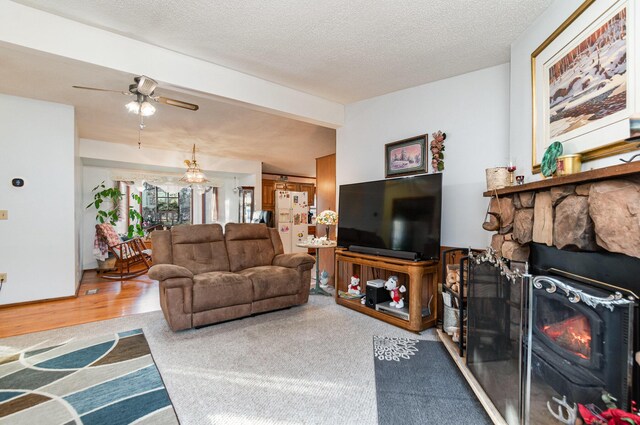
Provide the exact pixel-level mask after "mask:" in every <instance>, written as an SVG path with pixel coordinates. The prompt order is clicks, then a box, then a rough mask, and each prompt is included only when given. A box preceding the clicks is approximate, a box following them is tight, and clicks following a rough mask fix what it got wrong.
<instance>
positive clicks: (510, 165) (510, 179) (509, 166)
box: [507, 159, 517, 186]
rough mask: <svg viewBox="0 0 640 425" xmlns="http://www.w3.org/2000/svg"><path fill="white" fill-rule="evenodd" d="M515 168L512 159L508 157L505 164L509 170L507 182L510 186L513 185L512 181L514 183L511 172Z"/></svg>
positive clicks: (514, 170)
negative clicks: (507, 163)
mask: <svg viewBox="0 0 640 425" xmlns="http://www.w3.org/2000/svg"><path fill="white" fill-rule="evenodd" d="M516 169H517V167H516V164H515V162H514V161H513V160H512V159H510V160H509V165H508V166H507V171H508V172H509V183H510V185H511V186H513V183H514V181H513V174H514V173H515V172H516Z"/></svg>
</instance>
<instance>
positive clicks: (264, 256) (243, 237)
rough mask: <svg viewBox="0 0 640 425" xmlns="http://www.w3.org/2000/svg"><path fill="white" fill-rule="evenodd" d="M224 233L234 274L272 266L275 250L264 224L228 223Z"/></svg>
mask: <svg viewBox="0 0 640 425" xmlns="http://www.w3.org/2000/svg"><path fill="white" fill-rule="evenodd" d="M224 233H225V234H224V238H225V241H226V243H227V251H228V253H229V265H230V270H231V271H232V272H237V271H240V270H244V269H248V268H251V267H259V266H268V265H270V264H271V261H272V260H273V257H274V256H275V250H274V248H273V243H272V242H271V235H270V234H269V228H268V227H267V226H265V225H264V224H238V223H227V225H226V226H225V228H224Z"/></svg>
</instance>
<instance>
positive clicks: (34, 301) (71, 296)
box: [0, 291, 78, 310]
mask: <svg viewBox="0 0 640 425" xmlns="http://www.w3.org/2000/svg"><path fill="white" fill-rule="evenodd" d="M72 298H78V293H77V291H76V293H75V294H74V295H69V296H66V297H57V298H45V299H44V300H33V301H22V302H19V303H11V304H3V305H0V310H2V309H4V308H10V307H24V306H26V305H30V304H40V303H48V302H51V301H64V300H70V299H72Z"/></svg>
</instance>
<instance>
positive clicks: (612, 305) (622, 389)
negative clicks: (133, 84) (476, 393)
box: [524, 276, 632, 425]
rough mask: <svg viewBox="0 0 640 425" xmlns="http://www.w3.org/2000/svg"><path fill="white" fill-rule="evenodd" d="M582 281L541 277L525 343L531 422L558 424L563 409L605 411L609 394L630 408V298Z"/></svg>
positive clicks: (533, 294)
mask: <svg viewBox="0 0 640 425" xmlns="http://www.w3.org/2000/svg"><path fill="white" fill-rule="evenodd" d="M613 298H614V297H613V296H612V293H611V292H608V291H604V290H602V289H600V288H596V287H594V286H591V285H587V284H585V283H582V282H578V281H574V280H571V279H567V278H561V277H552V276H536V277H535V278H533V284H532V285H531V287H530V292H529V299H530V300H531V304H530V305H531V309H530V315H529V318H528V321H527V322H528V326H527V339H526V340H525V344H524V347H525V350H526V354H525V357H526V358H527V359H528V364H529V367H528V368H527V373H528V374H529V376H528V379H527V384H526V385H525V392H526V396H525V411H526V419H525V423H527V424H536V425H538V424H540V425H557V424H558V423H560V421H559V420H558V418H557V417H554V414H555V415H557V412H558V409H559V408H562V411H563V413H564V414H565V415H566V412H567V409H573V407H574V406H576V405H577V404H578V403H579V404H582V405H584V406H590V409H593V410H594V411H603V410H606V409H607V406H606V405H605V403H604V402H603V394H604V395H606V397H609V398H611V399H615V400H616V401H615V404H616V406H617V407H619V408H622V409H627V408H628V407H629V393H630V385H629V376H630V368H629V365H628V361H627V359H629V358H630V355H631V353H630V350H631V347H630V345H629V341H630V332H631V331H632V329H631V328H630V323H631V321H630V319H631V318H632V311H631V309H630V307H629V304H625V301H624V300H620V301H617V304H616V302H612V300H613Z"/></svg>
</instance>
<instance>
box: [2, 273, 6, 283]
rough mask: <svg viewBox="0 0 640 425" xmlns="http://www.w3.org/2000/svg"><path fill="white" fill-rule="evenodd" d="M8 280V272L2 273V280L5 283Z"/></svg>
mask: <svg viewBox="0 0 640 425" xmlns="http://www.w3.org/2000/svg"><path fill="white" fill-rule="evenodd" d="M6 281H7V274H6V273H0V282H2V283H5V282H6Z"/></svg>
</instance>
